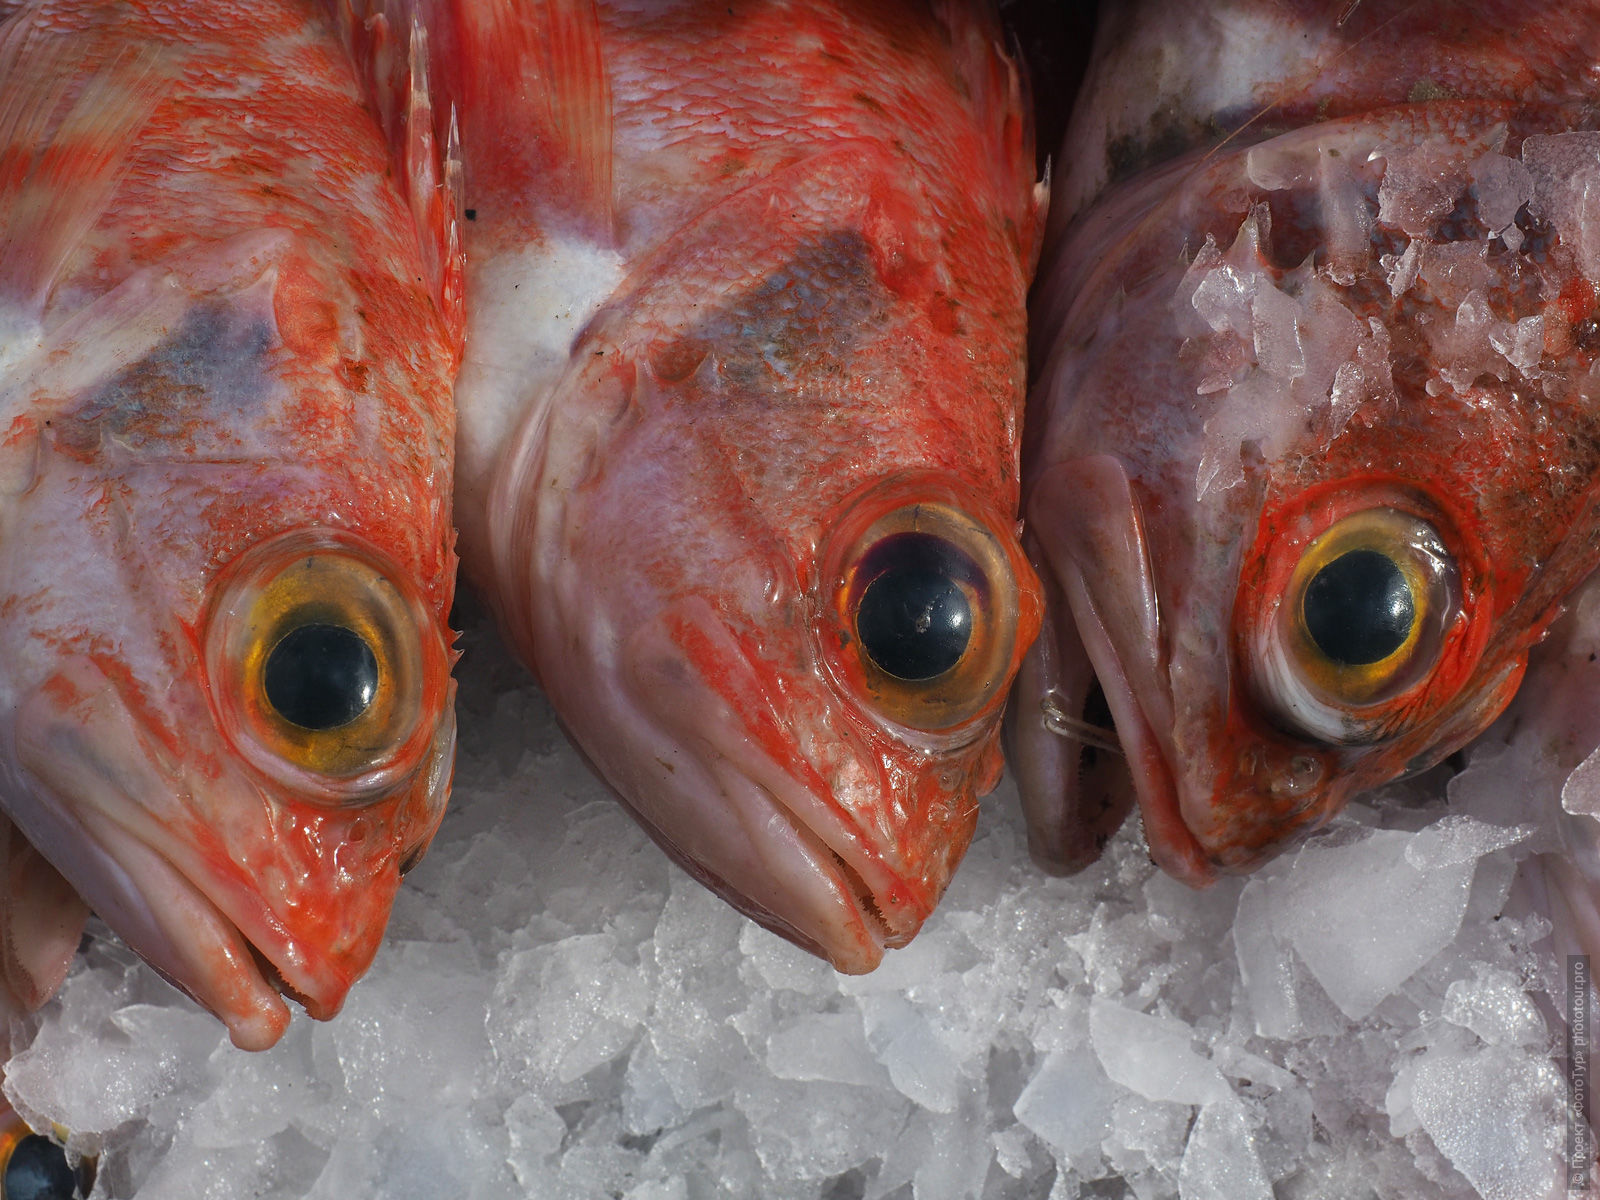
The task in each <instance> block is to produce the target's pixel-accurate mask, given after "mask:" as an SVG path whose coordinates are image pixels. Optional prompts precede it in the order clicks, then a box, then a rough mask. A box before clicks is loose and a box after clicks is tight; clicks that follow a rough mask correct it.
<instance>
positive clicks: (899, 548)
mask: <svg viewBox="0 0 1600 1200" xmlns="http://www.w3.org/2000/svg"><path fill="white" fill-rule="evenodd" d="M868 558H869V559H870V560H871V561H869V562H864V563H863V564H862V568H861V569H862V571H863V573H864V574H865V576H866V577H867V578H868V579H869V580H870V582H869V583H868V584H867V585H866V587H865V588H864V589H863V590H862V593H861V598H860V600H859V601H858V602H857V604H856V613H855V616H856V637H857V639H859V641H860V643H861V649H862V652H863V653H864V654H865V655H866V656H867V657H868V659H870V660H871V662H872V663H873V664H874V665H875V666H876V667H877V668H878V669H879V670H880V671H882V672H883V673H884V674H885V675H889V676H891V677H892V678H895V679H903V680H905V681H907V682H908V683H921V682H925V681H926V680H929V679H937V678H938V677H939V676H941V675H943V674H945V673H946V672H947V671H950V670H952V669H953V668H954V667H955V666H956V664H957V663H959V662H960V661H961V656H962V655H963V654H965V653H966V652H967V646H968V645H969V644H970V643H971V640H972V601H971V600H969V599H968V592H967V590H966V589H967V588H971V587H972V586H973V581H974V580H975V579H977V578H978V577H979V572H978V569H977V565H976V564H975V563H974V562H973V561H972V560H971V559H970V558H968V557H967V556H966V555H965V554H963V553H962V552H961V550H960V548H959V547H957V546H954V545H952V544H951V543H949V542H947V541H945V540H944V539H942V538H939V537H934V536H930V535H927V534H921V533H897V534H891V535H889V536H888V537H886V538H884V539H883V540H882V541H881V542H879V543H878V544H877V545H875V546H873V547H872V549H871V550H870V551H869V552H868ZM963 585H965V587H963Z"/></svg>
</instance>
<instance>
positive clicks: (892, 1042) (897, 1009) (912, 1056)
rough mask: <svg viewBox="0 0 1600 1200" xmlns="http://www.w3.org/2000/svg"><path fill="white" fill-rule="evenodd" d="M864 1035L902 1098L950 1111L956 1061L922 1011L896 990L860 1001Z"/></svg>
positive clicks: (957, 1067) (955, 1091)
mask: <svg viewBox="0 0 1600 1200" xmlns="http://www.w3.org/2000/svg"><path fill="white" fill-rule="evenodd" d="M861 1011H862V1015H863V1016H864V1017H865V1018H866V1024H867V1041H868V1043H869V1044H870V1045H871V1046H872V1048H873V1050H874V1052H875V1053H876V1054H877V1056H878V1060H879V1061H880V1062H882V1063H883V1065H884V1066H885V1067H886V1068H888V1071H889V1078H890V1079H892V1080H894V1085H895V1087H897V1088H899V1089H900V1093H901V1095H903V1096H905V1097H906V1098H907V1099H908V1100H912V1101H914V1102H915V1103H917V1104H919V1105H921V1106H922V1107H923V1108H926V1109H929V1110H930V1111H932V1112H939V1113H948V1112H954V1111H955V1107H956V1099H957V1095H958V1093H959V1090H960V1064H959V1063H958V1062H957V1061H956V1059H955V1057H954V1056H953V1055H952V1054H951V1052H950V1048H949V1047H948V1046H947V1045H946V1044H945V1043H944V1042H943V1040H941V1039H940V1037H939V1035H938V1034H937V1032H936V1031H935V1030H934V1028H933V1026H932V1025H931V1024H930V1023H929V1020H928V1015H929V1014H927V1013H925V1012H923V1011H922V1010H921V1009H919V1008H918V1006H916V1005H914V1004H912V1003H911V1002H910V1001H908V1000H906V999H904V998H903V997H899V996H867V997H863V998H862V1001H861Z"/></svg>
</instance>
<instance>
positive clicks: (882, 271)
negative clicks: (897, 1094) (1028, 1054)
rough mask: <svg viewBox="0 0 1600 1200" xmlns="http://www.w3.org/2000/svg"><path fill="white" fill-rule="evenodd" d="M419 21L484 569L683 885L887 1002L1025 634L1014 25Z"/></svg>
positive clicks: (1022, 146)
mask: <svg viewBox="0 0 1600 1200" xmlns="http://www.w3.org/2000/svg"><path fill="white" fill-rule="evenodd" d="M416 7H417V8H418V9H419V10H421V11H423V12H424V13H425V24H427V25H428V27H429V29H430V35H431V37H432V40H433V42H434V44H435V45H436V46H438V47H439V48H440V51H441V54H443V55H445V58H446V60H447V61H448V62H450V63H452V64H453V66H452V67H451V69H452V70H454V71H455V72H456V78H455V79H454V81H453V82H452V83H451V84H449V85H448V86H446V87H445V91H446V92H448V94H450V95H451V96H453V97H455V98H456V99H457V102H458V103H459V106H460V114H461V122H462V127H461V138H462V149H463V158H464V167H465V172H466V205H467V215H468V217H469V221H468V223H467V224H466V226H465V229H466V239H465V241H466V245H465V249H466V252H467V256H468V263H469V266H468V289H469V297H470V304H469V309H470V314H469V327H468V336H467V347H468V348H467V357H466V360H465V362H464V363H463V367H462V374H461V380H460V384H459V388H458V392H457V400H458V410H459V421H460V437H459V447H458V449H459V459H460V469H459V472H458V490H457V512H458V518H459V521H460V526H461V545H462V560H463V564H464V567H465V569H466V571H467V573H468V575H469V577H470V578H472V579H473V580H474V581H475V582H476V583H477V584H478V586H479V587H481V588H482V589H483V590H484V591H485V592H486V593H487V594H488V595H489V596H490V598H491V599H492V602H493V604H494V606H495V608H496V609H497V610H498V614H499V617H500V621H501V624H502V626H503V628H504V630H505V632H506V634H507V636H508V637H509V639H510V640H511V642H512V643H513V644H514V645H515V646H516V648H517V650H518V652H519V653H520V654H521V655H522V657H523V658H524V660H525V661H527V662H528V663H529V664H530V665H531V666H532V667H533V668H534V670H535V671H536V672H537V673H538V675H539V678H540V679H541V681H542V682H543V684H544V685H545V687H546V688H547V690H548V692H549V694H550V697H551V699H552V701H553V703H554V705H555V707H556V709H557V711H558V712H559V713H560V716H561V719H562V721H563V722H564V723H565V725H566V727H567V728H568V730H569V731H570V732H571V734H572V736H573V738H574V739H575V740H576V742H577V743H578V744H579V746H581V747H582V749H583V751H584V753H585V754H587V755H588V757H589V758H590V760H591V761H592V762H593V763H594V765H595V766H596V768H597V769H598V770H599V772H600V773H601V774H602V775H603V776H604V777H605V778H606V780H607V781H608V782H609V783H610V784H611V785H612V786H613V787H614V788H615V790H616V791H617V792H618V793H619V794H620V795H621V796H622V798H623V799H624V800H625V801H626V802H627V804H628V805H629V806H630V808H631V809H632V810H633V812H634V813H635V814H636V815H637V816H638V817H639V819H640V820H641V821H643V823H644V824H645V825H646V826H647V827H648V828H649V829H650V831H651V833H652V834H653V835H654V836H655V837H656V839H657V840H658V841H659V842H660V843H661V844H662V845H663V846H664V847H665V848H666V849H667V850H668V851H669V853H671V854H672V855H674V857H676V858H677V859H678V860H679V861H680V862H682V863H683V864H684V865H685V866H686V867H687V868H688V869H689V870H690V871H691V872H693V873H694V874H695V875H697V876H698V877H699V878H700V879H702V880H704V881H705V882H706V883H707V884H709V885H710V886H712V887H714V888H716V889H717V890H718V891H719V892H721V893H722V894H723V895H724V896H726V897H727V898H728V899H729V900H730V901H731V902H732V903H734V904H735V905H737V906H738V907H739V908H741V909H742V910H744V911H745V912H747V913H749V914H750V915H752V916H754V917H755V918H756V919H757V920H759V921H761V922H763V923H764V924H766V925H768V926H769V927H771V928H773V929H775V930H777V931H779V932H780V933H782V934H784V935H786V936H788V937H790V938H792V939H793V940H795V941H796V942H798V943H799V944H801V945H803V946H806V947H808V948H810V949H812V950H814V951H815V952H816V953H818V954H821V955H823V956H825V957H827V958H828V959H829V960H830V961H831V962H832V963H833V964H834V965H835V966H837V967H838V968H840V969H841V970H847V971H863V970H868V969H870V968H871V967H873V966H874V965H875V964H876V963H877V962H878V961H879V958H880V957H881V955H882V953H883V950H884V948H885V947H890V946H898V945H901V944H903V943H905V942H906V941H907V940H909V939H910V938H911V937H912V936H913V934H915V932H916V931H917V929H918V927H919V926H920V925H921V923H922V921H923V920H924V918H926V917H927V915H928V913H929V912H930V911H931V910H932V908H933V906H934V904H935V903H936V902H937V900H938V898H939V895H940V894H941V893H942V891H943V889H944V887H945V885H946V883H947V881H948V880H949V877H950V873H951V871H952V870H954V868H955V865H956V863H957V862H958V861H959V859H960V857H961V855H962V852H963V851H964V850H965V848H966V845H967V842H968V841H969V839H970V837H971V834H972V830H973V827H974V821H975V816H976V798H977V796H978V795H980V794H982V793H983V792H985V791H987V790H988V789H990V788H991V787H992V786H993V785H994V784H995V782H996V781H997V779H998V776H999V772H1000V757H999V748H998V745H997V740H996V738H997V732H998V721H999V715H1000V710H1001V707H1002V705H1003V704H1004V701H1005V692H1006V689H1007V686H1008V684H1009V682H1010V680H1011V678H1012V676H1013V674H1014V671H1015V669H1016V664H1017V662H1018V661H1019V659H1020V656H1021V653H1022V651H1023V649H1024V647H1026V645H1027V644H1028V642H1029V641H1030V640H1031V638H1032V636H1033V633H1034V629H1035V626H1036V623H1037V620H1038V610H1039V604H1038V600H1037V585H1036V582H1035V581H1034V579H1033V577H1032V575H1031V572H1030V571H1029V569H1028V566H1027V563H1026V561H1025V560H1024V559H1023V557H1022V555H1021V552H1020V549H1019V548H1018V545H1017V542H1016V536H1015V531H1014V525H1015V512H1016V508H1015V504H1016V499H1017V475H1016V460H1017V451H1018V421H1019V416H1020V406H1019V399H1020V396H1021V394H1022V384H1023V323H1024V314H1023V297H1024V292H1025V289H1026V287H1027V283H1028V278H1029V274H1030V269H1031V264H1032V260H1033V254H1034V249H1033V248H1034V245H1035V237H1036V230H1037V226H1038V221H1039V214H1040V211H1041V204H1042V200H1043V193H1042V191H1041V190H1039V189H1037V188H1036V187H1035V183H1034V163H1033V156H1032V150H1031V142H1030V137H1029V133H1028V126H1027V122H1026V120H1025V117H1024V115H1023V109H1022V107H1021V93H1020V86H1019V79H1018V75H1017V73H1016V70H1015V69H1014V67H1013V65H1012V64H1011V62H1010V61H1009V60H1008V59H1007V57H1006V56H1005V55H1004V53H1003V52H1002V51H1001V49H1000V47H999V40H998V39H999V33H998V29H997V26H996V24H995V23H994V21H993V19H992V14H989V13H987V12H986V11H985V10H984V8H983V6H981V5H973V4H965V3H940V4H933V5H925V4H917V3H900V2H884V3H871V4H860V3H856V2H853V0H852V2H850V3H844V2H840V3H815V2H806V3H785V2H781V0H744V2H741V3H736V4H732V5H724V4H715V5H710V4H699V3H667V4H658V5H649V6H640V5H636V4H631V3H620V2H605V3H598V4H597V3H593V2H592V0H559V2H558V0H547V2H541V3H533V2H530V3H522V4H518V3H510V2H508V3H466V2H463V3H460V4H459V5H452V4H444V3H441V4H438V5H435V6H428V5H418V6H416ZM391 8H396V9H401V10H404V8H405V6H401V5H396V6H391ZM446 47H449V48H450V50H449V51H448V52H447V51H446Z"/></svg>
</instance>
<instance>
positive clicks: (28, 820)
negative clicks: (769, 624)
mask: <svg viewBox="0 0 1600 1200" xmlns="http://www.w3.org/2000/svg"><path fill="white" fill-rule="evenodd" d="M8 13H9V15H8V17H7V19H6V22H5V24H4V25H3V26H0V241H3V244H4V245H3V250H0V263H3V265H0V326H3V330H4V333H3V337H0V405H3V414H0V428H3V429H4V430H5V431H6V436H5V440H4V443H3V445H0V613H3V614H4V619H3V621H0V803H3V806H4V810H5V814H6V816H7V817H8V818H9V821H8V823H7V824H6V829H5V832H6V834H7V849H8V854H7V858H6V863H7V866H8V873H7V877H6V883H7V887H6V889H5V890H4V893H3V895H0V900H3V904H0V918H3V920H4V923H5V926H6V930H7V936H6V938H5V944H6V947H7V952H6V954H5V956H4V957H3V959H0V962H3V965H4V967H5V976H6V982H7V986H8V990H9V991H10V993H11V998H12V999H13V1000H14V1001H17V1002H20V1003H21V1004H22V1005H23V1006H29V1005H32V1004H36V1003H38V1002H39V1001H41V1000H42V999H44V998H45V997H47V996H48V994H49V992H50V991H51V990H53V988H54V986H55V984H56V983H57V982H59V979H60V977H61V974H62V973H63V972H64V970H65V966H66V962H67V960H68V958H69V957H70V953H71V948H72V947H73V946H75V945H76V942H77V938H78V935H79V931H80V930H81V927H82V920H83V906H84V905H85V904H87V906H89V907H92V908H93V909H94V910H95V911H96V912H97V913H98V914H99V915H100V916H101V917H102V918H103V919H104V920H105V921H106V922H107V924H109V925H110V926H111V927H112V928H113V929H114V930H115V931H117V932H118V933H119V934H121V935H122V936H123V937H124V938H125V939H126V940H127V941H128V942H129V944H130V945H132V946H133V947H134V948H135V949H136V950H138V951H139V952H140V953H141V954H142V955H144V956H145V957H146V958H147V959H148V960H149V961H150V962H151V964H152V965H153V966H155V967H156V968H157V969H158V970H159V971H161V972H162V973H163V974H164V975H165V976H167V978H169V979H171V980H172V981H173V982H174V983H176V984H177V985H178V986H180V987H181V988H183V989H184V990H186V991H188V992H189V993H190V994H191V995H192V996H194V998H195V999H197V1000H198V1001H199V1002H200V1003H201V1004H202V1005H204V1006H205V1007H207V1008H209V1009H211V1010H212V1011H213V1012H215V1013H216V1014H217V1015H218V1016H219V1017H221V1018H222V1019H223V1020H224V1021H225V1022H226V1023H227V1025H228V1027H229V1031H230V1034H231V1036H232V1038H233V1040H234V1041H235V1042H236V1043H237V1044H239V1045H241V1046H245V1047H249V1048H257V1047H262V1046H266V1045H270V1044H271V1043H272V1042H273V1041H275V1040H276V1039H277V1037H278V1036H279V1035H280V1034H281V1033H282V1031H283V1029H284V1027H285V1025H286V1023H287V1021H288V1010H287V1008H286V1006H285V1004H284V1001H283V999H282V997H281V996H280V992H281V993H283V994H284V995H287V996H290V997H292V998H294V999H296V1000H298V1001H299V1002H300V1003H301V1004H303V1005H304V1007H305V1008H306V1009H307V1011H308V1012H310V1013H311V1014H312V1015H313V1016H316V1017H319V1018H324V1017H327V1016H330V1015H331V1014H333V1013H334V1012H336V1011H337V1010H338V1009H339V1007H340V1005H341V1003H342V1002H343V999H344V996H345V993H346V991H347V989H348V988H349V987H350V985H351V984H352V982H353V981H354V980H355V979H356V978H357V977H359V975H360V974H361V973H362V971H363V970H364V969H365V968H366V966H367V964H368V963H369V962H370V961H371V958H372V956H373V954H374V953H375V951H376V948H377V944H378V942H379V939H380V938H381V935H382V931H383V927H384V925H385V923H386V921H387V917H388V912H389V907H390V903H391V901H392V899H393V895H394V891H395V888H396V885H397V881H398V878H399V874H400V871H401V870H402V869H403V867H404V866H405V865H406V864H408V863H409V862H411V861H414V860H415V858H416V857H417V856H419V855H420V854H421V852H422V850H423V849H424V848H425V846H426V844H427V842H428V840H429V838H430V837H431V835H432V832H433V830H434V829H435V828H436V826H437V823H438V821H439V818H440V816H441V812H442V804H443V802H444V799H445V796H446V794H447V792H448V785H449V776H450V768H451V763H452V758H453V747H454V721H453V715H452V709H451V700H452V695H453V692H452V685H451V683H450V680H449V663H450V650H449V633H448V629H447V626H446V614H447V612H448V609H449V605H450V602H451V598H452V592H453V575H454V567H455V558H454V552H453V539H452V534H451V530H450V493H449V484H450V463H451V450H452V439H453V419H452V411H451V407H450V382H451V377H452V374H453V370H454V367H455V364H456V361H457V346H458V344H459V334H460V331H459V328H458V327H456V328H453V327H452V325H451V321H450V319H449V316H448V309H449V306H448V304H447V303H446V302H445V299H444V297H445V294H446V292H447V291H448V290H449V285H448V280H447V279H446V276H447V275H448V274H449V271H450V270H451V268H450V266H449V263H448V261H447V259H446V258H445V257H444V256H442V255H441V254H439V253H434V254H433V255H432V256H431V257H430V255H429V254H428V253H425V250H424V243H425V241H427V242H428V244H429V245H432V246H434V247H435V249H437V246H439V245H443V244H444V243H445V242H446V241H447V239H446V238H445V237H444V236H443V234H442V233H441V232H440V231H439V230H438V229H435V230H433V231H432V232H431V233H430V232H429V231H426V230H424V231H422V232H421V233H419V229H421V227H420V226H419V224H418V222H417V220H416V218H415V215H414V212H415V211H422V210H424V209H427V208H428V205H429V204H430V203H432V201H433V200H436V197H435V196H433V187H432V185H431V184H430V183H429V182H428V181H429V180H430V179H433V180H435V181H437V180H438V179H439V177H440V173H439V172H438V171H437V170H434V171H432V173H431V174H430V168H429V166H428V164H427V163H426V162H425V161H417V162H413V163H411V164H410V165H411V166H414V167H415V168H416V169H415V171H414V173H413V176H412V177H413V179H414V181H415V185H416V191H415V192H413V194H412V199H413V200H414V201H416V202H420V204H421V208H418V206H417V203H413V202H408V197H407V194H406V193H405V192H403V191H402V190H401V188H400V187H399V186H398V185H397V184H396V183H395V177H396V175H397V174H400V172H397V171H396V170H395V169H393V165H392V162H391V159H390V156H389V152H388V149H387V144H386V142H385V139H384V137H383V135H382V131H381V130H380V128H379V126H378V124H377V123H376V122H375V121H374V119H373V115H372V113H371V112H370V111H369V109H368V107H367V105H366V102H365V100H364V99H363V94H362V89H361V88H360V86H359V83H358V80H357V77H356V74H355V71H354V68H353V65H352V64H351V62H350V60H349V58H348V56H347V55H346V53H345V51H344V48H343V46H342V45H341V44H340V41H339V37H338V32H337V29H336V27H335V26H334V25H333V23H332V22H331V21H329V20H328V19H327V18H326V17H325V16H324V15H323V14H322V13H321V12H320V10H317V9H315V8H314V7H313V6H312V5H310V4H309V3H295V2H282V3H278V2H274V3H265V4H263V3H250V4H243V3H230V2H227V0H206V2H205V3H180V2H177V0H138V2H133V3H109V2H108V3H98V2H90V0H41V2H37V3H30V4H24V5H20V6H18V5H13V6H11V8H10V9H9V10H8ZM433 210H434V211H436V212H438V211H442V210H441V209H440V206H439V205H438V204H433ZM441 219H442V218H441ZM455 269H456V270H457V272H458V271H459V266H457V267H456V268H455ZM430 276H431V277H430Z"/></svg>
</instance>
